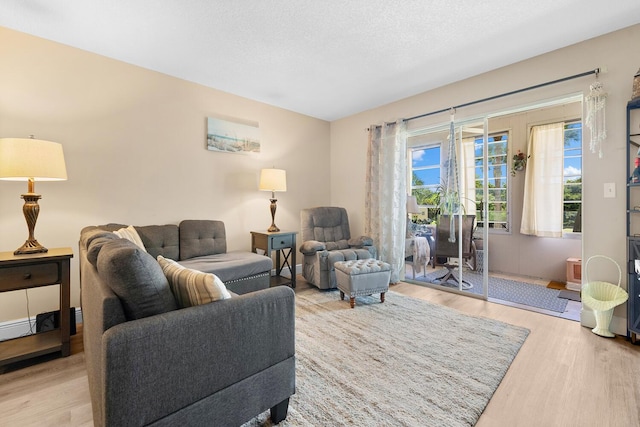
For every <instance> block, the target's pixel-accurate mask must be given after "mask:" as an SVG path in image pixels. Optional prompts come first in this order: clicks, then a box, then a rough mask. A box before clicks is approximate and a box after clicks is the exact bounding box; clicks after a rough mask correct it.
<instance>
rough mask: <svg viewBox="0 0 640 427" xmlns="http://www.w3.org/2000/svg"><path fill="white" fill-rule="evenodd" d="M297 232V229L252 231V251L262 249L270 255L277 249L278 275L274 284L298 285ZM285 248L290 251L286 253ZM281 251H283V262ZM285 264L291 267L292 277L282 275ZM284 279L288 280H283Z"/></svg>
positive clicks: (293, 286)
mask: <svg viewBox="0 0 640 427" xmlns="http://www.w3.org/2000/svg"><path fill="white" fill-rule="evenodd" d="M296 234H298V233H297V232H296V231H274V232H271V231H252V232H251V252H255V253H258V251H257V249H261V250H263V251H264V254H265V255H266V256H268V257H270V256H271V251H276V276H275V280H272V284H274V285H284V284H291V287H292V288H295V287H296ZM285 249H288V250H289V252H287V253H285V252H284V250H285ZM280 253H282V263H281V262H280ZM289 261H291V263H289ZM285 266H286V267H288V268H289V272H290V275H291V278H290V279H287V278H286V277H283V276H282V275H281V273H282V269H283V268H284V267H285ZM272 279H273V278H272ZM283 279H286V280H284V281H283Z"/></svg>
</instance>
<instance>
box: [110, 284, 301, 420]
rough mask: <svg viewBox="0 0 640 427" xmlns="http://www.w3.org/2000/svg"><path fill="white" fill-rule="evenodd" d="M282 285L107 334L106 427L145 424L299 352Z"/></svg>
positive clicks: (288, 293)
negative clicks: (108, 426) (296, 350)
mask: <svg viewBox="0 0 640 427" xmlns="http://www.w3.org/2000/svg"><path fill="white" fill-rule="evenodd" d="M294 316H295V302H294V293H293V291H292V290H291V289H290V288H288V287H284V286H278V287H275V288H270V289H265V290H261V291H257V292H252V293H249V294H246V295H241V296H238V297H233V298H231V299H228V300H222V301H217V302H214V303H211V304H205V305H201V306H197V307H190V308H186V309H181V310H176V311H172V312H168V313H164V314H160V315H156V316H152V317H147V318H144V319H139V320H135V321H129V322H125V323H123V324H120V325H117V326H114V327H113V328H111V329H109V330H108V331H106V332H105V334H104V335H103V357H102V360H103V367H102V369H103V372H104V390H105V395H104V401H103V402H104V406H105V410H104V417H105V420H104V421H105V424H106V425H146V424H148V423H151V422H153V421H155V420H158V419H160V418H162V417H164V416H166V415H168V414H171V413H173V412H175V411H178V410H180V409H181V408H184V407H186V406H188V405H189V404H192V403H193V402H196V401H199V400H200V399H203V398H205V397H207V396H209V395H211V394H213V393H215V392H217V391H219V390H222V389H224V388H226V387H228V386H230V385H232V384H235V383H237V382H238V381H241V380H243V379H245V378H248V377H250V376H251V375H253V374H255V373H257V372H260V371H262V370H264V369H266V368H269V367H271V366H273V365H275V364H277V363H279V362H281V361H283V360H286V359H288V358H292V357H294V354H295V333H294V322H295V317H294Z"/></svg>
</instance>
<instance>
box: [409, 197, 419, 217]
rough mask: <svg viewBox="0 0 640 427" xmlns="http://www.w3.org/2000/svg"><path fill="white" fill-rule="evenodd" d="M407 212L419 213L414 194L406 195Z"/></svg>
mask: <svg viewBox="0 0 640 427" xmlns="http://www.w3.org/2000/svg"><path fill="white" fill-rule="evenodd" d="M407 213H410V214H419V213H420V206H418V200H417V199H416V196H407Z"/></svg>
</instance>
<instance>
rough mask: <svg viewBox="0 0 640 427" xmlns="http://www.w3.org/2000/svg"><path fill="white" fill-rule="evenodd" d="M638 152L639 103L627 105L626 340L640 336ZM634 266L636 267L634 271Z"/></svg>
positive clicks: (639, 146)
mask: <svg viewBox="0 0 640 427" xmlns="http://www.w3.org/2000/svg"><path fill="white" fill-rule="evenodd" d="M638 150H640V99H635V100H632V101H629V102H628V103H627V248H628V251H627V274H628V276H627V277H628V280H627V283H628V285H627V286H628V292H629V300H628V301H627V336H628V337H629V339H630V340H631V342H633V343H634V344H636V343H637V341H638V337H639V336H640V182H633V181H634V180H633V173H634V170H635V168H636V166H635V158H636V157H638V156H639V154H638ZM636 263H638V267H636Z"/></svg>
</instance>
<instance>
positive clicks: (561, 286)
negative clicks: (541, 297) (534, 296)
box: [547, 280, 567, 291]
mask: <svg viewBox="0 0 640 427" xmlns="http://www.w3.org/2000/svg"><path fill="white" fill-rule="evenodd" d="M547 288H549V289H559V290H561V291H562V290H565V289H567V287H566V285H565V284H564V283H562V282H556V281H555V280H552V281H550V282H549V284H548V285H547Z"/></svg>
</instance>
